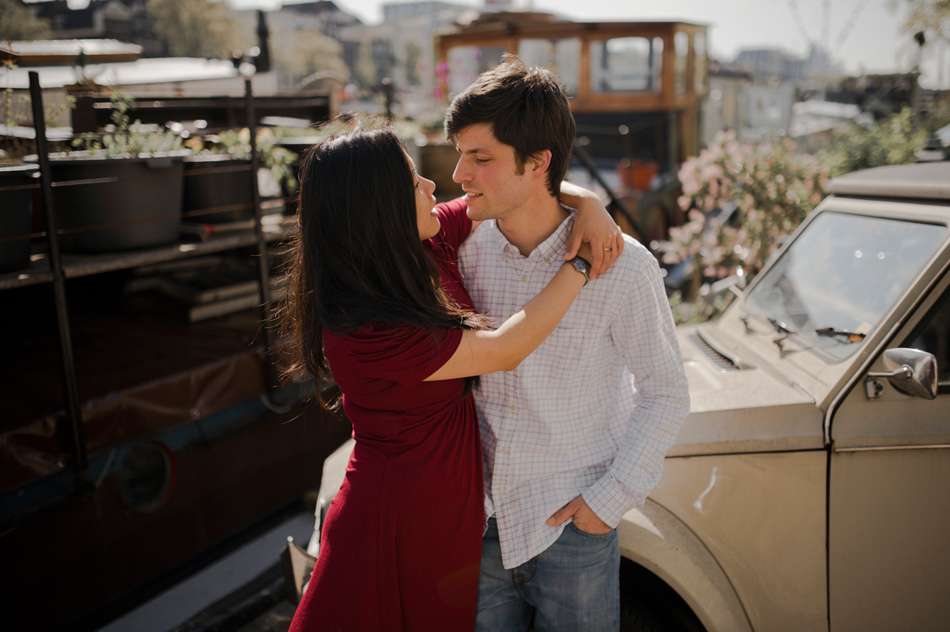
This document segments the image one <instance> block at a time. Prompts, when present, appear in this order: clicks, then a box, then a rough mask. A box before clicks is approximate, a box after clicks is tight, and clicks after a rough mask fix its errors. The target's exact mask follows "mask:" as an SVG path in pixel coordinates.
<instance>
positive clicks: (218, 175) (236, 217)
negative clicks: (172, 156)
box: [182, 154, 254, 224]
mask: <svg viewBox="0 0 950 632" xmlns="http://www.w3.org/2000/svg"><path fill="white" fill-rule="evenodd" d="M250 177H251V167H250V162H249V161H247V160H238V159H235V158H231V157H230V156H226V155H214V154H212V155H207V156H188V157H187V158H185V183H184V187H183V198H182V213H183V217H182V219H183V220H184V221H186V222H199V223H203V224H220V223H226V222H239V221H241V220H246V219H250V218H252V217H253V216H254V200H253V195H252V192H251V181H250Z"/></svg>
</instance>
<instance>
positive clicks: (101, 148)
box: [34, 91, 190, 252]
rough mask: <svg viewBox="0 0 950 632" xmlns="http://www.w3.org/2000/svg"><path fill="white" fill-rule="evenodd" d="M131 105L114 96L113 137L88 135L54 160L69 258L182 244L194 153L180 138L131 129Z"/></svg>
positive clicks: (138, 126) (151, 128) (135, 125)
mask: <svg viewBox="0 0 950 632" xmlns="http://www.w3.org/2000/svg"><path fill="white" fill-rule="evenodd" d="M131 103H132V102H131V99H128V98H127V97H125V96H124V95H123V94H121V93H120V92H118V91H116V92H114V93H113V95H112V108H113V113H112V121H113V125H111V126H109V128H107V130H106V133H104V134H102V135H97V134H83V135H81V136H79V137H77V138H76V139H74V140H73V143H72V148H71V149H70V150H69V151H66V152H59V153H51V154H50V156H49V158H50V172H51V178H52V180H53V182H54V187H53V205H54V210H55V221H56V229H57V230H58V231H61V234H60V238H59V243H60V247H61V248H62V249H63V250H64V251H72V252H107V251H117V250H132V249H136V248H147V247H153V246H159V245H164V244H168V243H172V242H175V241H177V240H178V239H179V234H180V229H181V199H182V185H183V171H184V167H183V160H184V158H185V156H187V155H188V154H189V153H190V152H189V151H188V150H187V149H182V148H181V146H182V139H181V138H180V137H179V136H178V135H177V134H175V133H173V132H169V131H166V130H164V129H163V128H160V127H158V126H155V125H143V124H142V123H140V122H139V121H134V122H131V123H130V122H129V118H130V117H129V115H128V110H129V109H130V107H131ZM34 160H35V158H34Z"/></svg>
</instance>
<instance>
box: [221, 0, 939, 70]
mask: <svg viewBox="0 0 950 632" xmlns="http://www.w3.org/2000/svg"><path fill="white" fill-rule="evenodd" d="M274 1H275V0H230V2H231V3H232V4H233V5H235V6H238V5H240V6H246V5H248V4H250V3H254V2H274ZM276 1H279V0H276ZM446 1H449V2H452V3H453V4H460V5H471V6H472V7H476V8H478V7H482V6H484V4H483V2H482V0H446ZM334 2H336V4H337V6H339V7H340V8H342V9H344V10H345V11H347V12H348V13H352V14H354V15H356V16H357V17H359V18H360V19H361V20H363V21H364V22H366V23H368V24H378V23H379V22H381V21H382V9H381V8H380V7H381V5H382V4H383V1H382V0H334ZM386 3H387V4H389V3H392V4H399V2H398V0H396V1H394V0H388V1H387V2H386ZM894 4H896V5H897V7H898V8H897V10H892V9H891V1H890V0H650V1H649V2H648V1H645V0H592V1H590V2H579V1H578V0H512V5H513V6H512V8H513V9H515V10H525V9H533V10H535V11H547V12H551V13H556V14H559V15H562V16H564V17H567V18H570V19H574V20H578V21H605V20H619V21H637V20H683V21H688V22H699V23H704V24H706V25H708V26H709V27H710V28H709V40H710V50H711V53H712V55H713V56H714V57H717V58H719V59H723V60H726V61H730V60H732V58H734V57H735V55H736V53H737V52H738V51H739V50H740V49H742V48H781V49H784V50H786V51H788V52H789V53H793V54H795V55H797V56H802V57H803V56H805V54H806V53H807V51H808V49H809V43H810V42H815V43H818V44H824V46H823V48H826V49H830V50H831V53H832V57H833V58H834V59H835V60H836V61H837V62H839V63H840V64H842V65H843V66H844V68H845V70H846V71H847V72H848V73H852V74H859V73H863V72H866V73H877V72H882V73H887V72H903V71H906V70H909V69H910V68H912V67H913V64H914V61H915V59H916V56H917V54H918V52H920V51H919V50H918V46H917V43H916V42H915V41H914V40H913V38H912V37H911V36H910V35H908V34H904V33H902V32H901V30H900V23H901V13H900V9H901V7H900V0H897V1H896V2H895V3H894ZM579 7H583V8H582V9H580V8H579ZM948 48H950V47H947V46H943V47H942V48H941V47H938V46H937V45H930V46H925V47H924V49H923V51H922V52H923V58H922V64H921V67H922V69H923V75H922V77H921V83H922V84H923V85H925V86H927V87H930V88H935V87H940V86H942V87H944V88H948V87H950V49H948ZM941 58H942V64H941ZM940 70H942V71H943V72H942V77H941V78H942V81H938V76H939V75H940V73H939V71H940Z"/></svg>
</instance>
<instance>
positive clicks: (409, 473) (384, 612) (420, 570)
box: [290, 203, 484, 632]
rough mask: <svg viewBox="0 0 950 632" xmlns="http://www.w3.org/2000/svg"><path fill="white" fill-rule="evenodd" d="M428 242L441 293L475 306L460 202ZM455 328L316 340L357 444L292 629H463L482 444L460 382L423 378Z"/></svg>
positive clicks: (475, 554)
mask: <svg viewBox="0 0 950 632" xmlns="http://www.w3.org/2000/svg"><path fill="white" fill-rule="evenodd" d="M440 221H441V223H442V230H441V232H440V233H439V235H437V236H436V237H434V238H433V239H431V240H429V242H428V243H427V247H428V248H429V249H430V252H432V254H433V256H434V258H435V259H436V261H437V262H438V263H439V268H440V270H441V272H442V282H443V286H444V287H445V288H446V291H448V292H449V293H450V295H451V296H452V297H453V298H454V299H455V300H456V301H457V302H458V303H459V304H461V305H463V306H465V307H468V308H470V309H473V307H472V302H471V299H470V298H469V296H468V294H467V293H466V292H465V289H464V286H463V285H462V281H461V275H460V274H459V271H458V265H457V255H456V252H457V247H458V245H459V244H460V243H461V241H462V240H463V239H464V238H465V237H466V236H467V235H468V233H469V232H471V222H470V221H469V220H468V218H467V217H466V216H465V212H464V205H462V204H460V203H453V204H450V205H447V206H443V207H440ZM461 337H462V330H461V329H447V330H442V331H439V332H438V333H437V335H436V336H435V337H433V336H432V335H431V334H430V333H429V332H428V331H425V330H422V329H419V328H417V327H413V326H409V325H404V326H400V327H397V328H395V329H393V328H391V327H385V326H381V325H377V326H367V327H364V328H362V329H360V330H358V331H356V332H354V333H353V334H348V335H345V336H335V335H333V334H328V333H325V334H324V345H325V348H326V353H327V358H328V360H329V362H330V367H331V369H332V371H333V376H334V379H335V380H336V382H337V384H338V385H339V386H340V389H341V390H342V391H343V407H344V410H345V411H346V413H347V416H348V417H349V419H350V421H351V422H352V424H353V437H354V438H355V439H356V447H355V448H354V449H353V454H352V456H351V457H350V462H349V465H348V467H347V471H346V478H345V480H344V482H343V486H342V487H341V488H340V492H339V493H338V494H337V495H336V497H335V498H334V499H333V502H332V503H331V505H330V509H329V511H328V513H327V518H326V522H325V523H324V527H323V534H322V537H321V543H322V544H321V547H320V554H319V557H318V560H317V566H316V568H315V569H314V571H313V575H312V578H311V581H310V585H309V586H308V588H307V591H306V594H304V597H303V600H302V601H301V603H300V606H299V607H298V608H297V613H296V615H295V617H294V620H293V623H292V625H291V627H290V630H291V632H304V631H307V632H310V631H317V630H319V631H330V630H333V631H341V632H362V631H372V632H378V631H386V632H390V631H398V630H405V631H407V632H425V631H429V630H433V631H435V630H438V631H440V632H441V631H445V630H471V629H473V628H474V625H475V604H476V601H477V596H478V572H479V562H480V559H481V543H482V520H483V512H484V508H483V507H484V505H483V482H482V457H481V442H480V440H479V435H478V421H477V418H476V413H475V404H474V401H473V399H472V397H471V395H469V396H467V397H464V398H463V397H462V394H463V390H464V386H465V383H464V380H460V379H459V380H444V381H437V382H423V381H422V380H423V379H425V378H426V377H428V376H429V375H431V374H432V373H433V372H434V371H435V370H436V369H438V368H439V367H440V366H442V365H443V364H444V363H445V362H446V360H448V359H449V358H450V357H451V356H452V354H453V353H454V352H455V350H456V349H457V348H458V345H459V342H460V340H461Z"/></svg>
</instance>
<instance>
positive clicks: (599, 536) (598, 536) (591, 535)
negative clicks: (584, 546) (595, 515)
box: [567, 520, 614, 540]
mask: <svg viewBox="0 0 950 632" xmlns="http://www.w3.org/2000/svg"><path fill="white" fill-rule="evenodd" d="M567 526H568V528H570V529H571V530H573V531H574V533H576V534H577V535H580V536H583V537H585V538H590V539H592V540H606V539H607V538H609V537H610V536H611V535H612V534H613V532H614V529H611V530H610V531H605V532H604V533H591V532H590V531H584V530H583V529H581V528H580V527H578V526H577V525H576V524H575V523H574V521H573V520H572V521H571V522H569V523H568V525H567Z"/></svg>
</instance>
